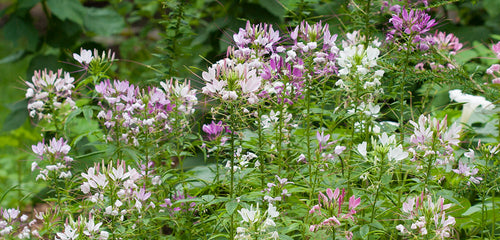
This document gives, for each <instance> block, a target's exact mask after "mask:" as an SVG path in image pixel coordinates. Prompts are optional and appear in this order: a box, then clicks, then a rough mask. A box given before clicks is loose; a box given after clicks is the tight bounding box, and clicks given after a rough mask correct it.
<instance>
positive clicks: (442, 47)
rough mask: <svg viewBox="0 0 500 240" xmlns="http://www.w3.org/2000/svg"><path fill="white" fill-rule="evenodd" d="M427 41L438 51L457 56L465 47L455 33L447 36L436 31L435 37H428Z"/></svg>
mask: <svg viewBox="0 0 500 240" xmlns="http://www.w3.org/2000/svg"><path fill="white" fill-rule="evenodd" d="M427 40H428V41H429V43H430V44H431V45H433V46H434V47H435V48H436V49H437V50H439V51H443V52H446V53H447V54H449V55H455V54H457V52H458V51H459V50H460V49H462V47H463V44H462V43H460V40H459V39H458V38H457V37H456V36H455V35H453V33H449V34H446V33H444V32H438V31H436V33H435V34H434V35H433V36H427Z"/></svg>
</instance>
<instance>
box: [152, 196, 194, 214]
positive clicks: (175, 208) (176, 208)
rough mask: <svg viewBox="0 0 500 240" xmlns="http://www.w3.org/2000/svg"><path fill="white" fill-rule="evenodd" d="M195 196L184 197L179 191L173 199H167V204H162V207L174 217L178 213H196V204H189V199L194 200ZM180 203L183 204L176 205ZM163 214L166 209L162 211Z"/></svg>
mask: <svg viewBox="0 0 500 240" xmlns="http://www.w3.org/2000/svg"><path fill="white" fill-rule="evenodd" d="M193 198H194V197H193V196H189V195H187V197H186V195H184V193H182V192H181V191H178V192H177V193H175V194H174V195H173V197H172V198H166V199H165V203H164V204H161V205H160V207H164V208H165V209H166V210H167V211H168V213H169V214H170V215H174V214H175V213H177V212H184V213H185V212H195V211H196V209H195V207H196V203H195V202H191V203H189V202H187V201H186V200H187V199H193ZM177 201H180V202H181V203H176V202H177ZM160 211H161V212H163V211H165V210H164V209H161V210H160Z"/></svg>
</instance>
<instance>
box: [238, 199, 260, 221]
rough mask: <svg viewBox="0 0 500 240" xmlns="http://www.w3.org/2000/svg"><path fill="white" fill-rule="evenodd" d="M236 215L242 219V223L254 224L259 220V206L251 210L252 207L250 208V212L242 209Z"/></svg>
mask: <svg viewBox="0 0 500 240" xmlns="http://www.w3.org/2000/svg"><path fill="white" fill-rule="evenodd" d="M238 213H239V214H240V215H241V217H242V218H243V221H244V222H248V223H255V222H256V221H257V220H258V218H259V205H258V204H257V208H256V209H255V210H253V205H252V206H250V210H248V209H246V208H242V209H241V210H238Z"/></svg>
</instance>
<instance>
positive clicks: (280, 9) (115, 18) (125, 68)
mask: <svg viewBox="0 0 500 240" xmlns="http://www.w3.org/2000/svg"><path fill="white" fill-rule="evenodd" d="M360 1H362V0H360ZM357 2H358V1H354V0H330V1H325V0H240V1H237V0H234V1H229V0H177V1H170V0H161V1H157V0H109V1H99V0H94V1H87V0H18V1H15V0H0V101H1V102H0V103H1V104H0V186H1V187H0V205H2V206H9V205H12V206H15V205H17V204H18V201H19V199H20V198H19V197H21V196H22V198H23V201H29V200H28V199H29V198H31V196H30V195H29V193H33V192H39V191H40V189H36V188H40V186H35V184H34V183H33V180H32V179H33V177H32V176H31V171H30V164H29V163H30V161H28V160H27V159H30V158H32V156H31V153H30V152H31V145H32V144H34V143H36V142H37V141H40V140H41V131H40V130H39V129H37V128H34V127H33V123H32V122H30V120H29V119H28V117H27V116H28V112H27V109H26V105H27V101H25V100H24V95H25V90H24V89H25V83H24V82H25V81H30V79H31V77H32V75H33V72H34V71H35V70H38V69H44V68H47V69H50V70H57V69H59V68H63V69H64V70H65V71H68V72H74V71H76V70H77V69H78V68H76V67H74V66H72V65H71V64H74V63H75V61H74V60H73V59H72V53H79V52H80V49H81V48H84V49H94V48H95V49H98V50H100V51H104V50H106V51H107V50H108V49H111V50H112V51H114V52H115V53H116V58H117V59H119V61H117V62H116V64H114V65H113V72H114V73H115V74H116V75H115V76H113V77H114V78H116V79H121V80H129V81H131V82H133V83H135V84H139V85H145V84H155V83H157V82H159V81H162V80H165V79H170V78H172V77H176V78H188V79H190V80H191V81H193V82H195V86H197V88H198V89H200V88H201V87H200V78H199V77H198V76H199V75H201V72H202V71H203V70H204V69H206V68H207V66H209V65H210V63H211V62H215V61H216V60H218V59H220V58H221V57H223V56H224V55H225V51H226V49H227V47H228V46H229V44H230V43H231V42H232V34H233V33H235V32H236V31H238V28H240V27H244V26H245V24H246V22H247V21H251V22H252V23H259V22H265V23H269V24H272V25H273V26H274V28H275V29H279V30H280V33H286V32H287V31H288V29H289V28H290V26H294V25H296V24H297V23H299V22H301V21H302V20H308V21H310V22H318V21H323V22H327V23H329V24H330V30H331V32H334V33H343V32H349V31H353V30H358V29H362V28H363V27H364V24H365V22H359V21H358V20H357V19H356V18H354V17H353V16H354V15H355V14H354V13H355V12H356V11H360V9H359V8H357V5H356V3H357ZM372 2H373V3H374V6H373V9H372V11H371V12H370V19H371V20H370V23H373V25H371V26H370V27H371V28H373V29H376V30H379V31H377V32H380V33H383V32H384V29H385V28H386V27H387V26H386V24H380V23H387V20H388V19H389V18H390V15H388V14H387V11H385V12H383V11H381V10H380V9H381V7H382V4H383V1H372ZM389 2H392V3H397V2H398V1H397V0H394V1H389ZM413 2H417V1H413ZM429 4H430V5H431V6H432V9H431V10H430V14H431V15H433V16H434V17H435V19H438V21H439V25H438V29H440V30H441V31H445V32H448V33H454V34H455V35H456V36H457V37H458V38H459V39H460V40H461V42H462V43H463V44H464V50H463V51H462V52H461V53H459V54H458V59H459V60H460V61H462V63H464V62H468V65H467V66H466V67H467V68H469V69H478V68H484V69H485V68H486V67H488V66H489V64H491V62H489V61H491V60H489V59H488V58H478V56H488V55H491V53H489V49H488V45H491V43H493V42H496V41H498V40H500V24H498V23H500V1H498V0H483V1H480V0H477V1H442V0H440V1H432V0H429ZM378 37H379V38H380V39H385V36H384V35H382V34H380V36H378ZM483 72H484V71H483ZM81 75H82V73H77V72H75V73H74V74H73V77H75V79H78V78H79V77H80V76H81ZM42 187H43V186H42Z"/></svg>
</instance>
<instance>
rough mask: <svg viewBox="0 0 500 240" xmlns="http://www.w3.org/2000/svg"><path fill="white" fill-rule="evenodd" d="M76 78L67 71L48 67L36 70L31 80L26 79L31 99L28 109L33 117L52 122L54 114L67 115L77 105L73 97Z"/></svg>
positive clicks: (28, 95) (27, 95)
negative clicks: (48, 69) (50, 69)
mask: <svg viewBox="0 0 500 240" xmlns="http://www.w3.org/2000/svg"><path fill="white" fill-rule="evenodd" d="M74 81H75V79H74V78H73V77H71V76H70V75H69V73H67V72H63V71H62V69H59V70H58V71H57V72H52V71H48V72H47V69H44V70H43V71H42V70H39V71H35V73H34V74H33V77H32V78H31V82H28V81H26V82H25V83H26V85H27V86H28V89H27V90H26V98H28V99H29V102H28V111H29V115H30V117H32V118H35V117H37V118H38V120H40V119H46V120H47V121H49V122H51V121H52V120H53V118H54V117H58V116H54V114H61V115H67V114H68V113H69V111H70V110H71V109H75V108H76V105H75V102H74V101H73V99H72V98H71V95H72V91H73V88H74V85H73V82H74Z"/></svg>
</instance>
